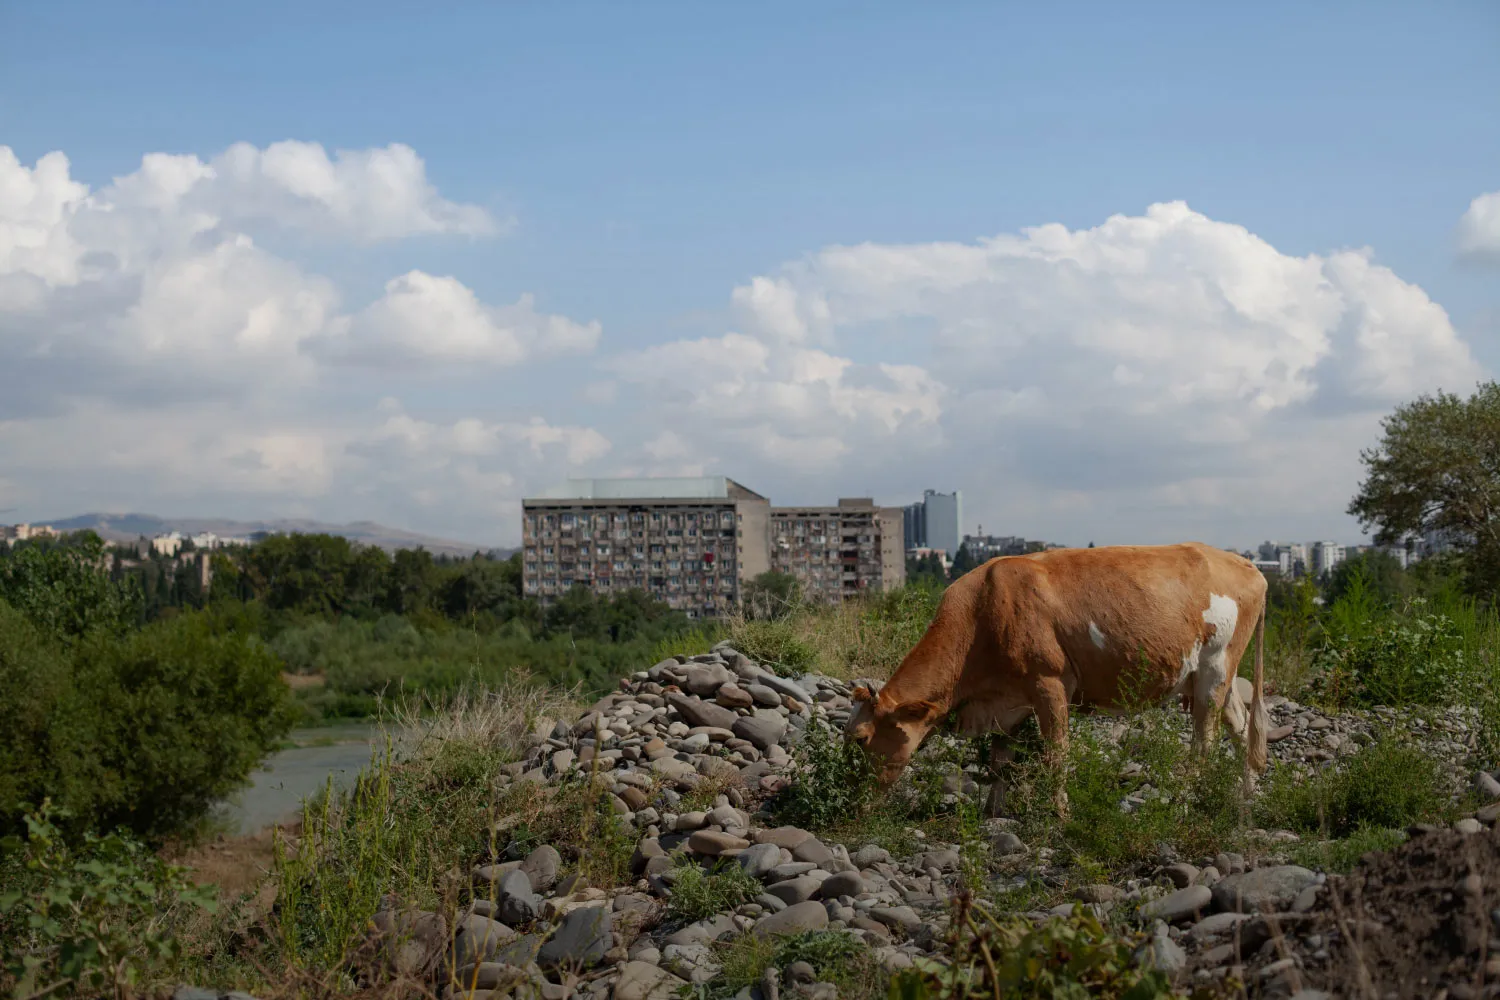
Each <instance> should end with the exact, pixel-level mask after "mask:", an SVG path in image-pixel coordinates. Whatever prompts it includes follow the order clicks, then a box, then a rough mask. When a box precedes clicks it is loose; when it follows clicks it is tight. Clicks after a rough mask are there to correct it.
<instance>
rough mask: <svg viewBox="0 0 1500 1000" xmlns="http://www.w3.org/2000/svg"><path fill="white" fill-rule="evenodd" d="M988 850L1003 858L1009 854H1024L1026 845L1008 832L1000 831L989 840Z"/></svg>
mask: <svg viewBox="0 0 1500 1000" xmlns="http://www.w3.org/2000/svg"><path fill="white" fill-rule="evenodd" d="M990 849H991V850H993V851H994V852H995V853H996V854H998V855H1000V856H1001V857H1005V856H1007V855H1011V854H1025V853H1026V844H1025V842H1024V841H1022V840H1021V838H1020V837H1017V836H1016V835H1015V834H1013V833H1011V832H1010V831H1009V830H1001V831H1000V832H999V833H997V834H995V836H994V837H992V838H990Z"/></svg>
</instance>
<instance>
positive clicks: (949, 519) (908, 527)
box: [901, 490, 964, 559]
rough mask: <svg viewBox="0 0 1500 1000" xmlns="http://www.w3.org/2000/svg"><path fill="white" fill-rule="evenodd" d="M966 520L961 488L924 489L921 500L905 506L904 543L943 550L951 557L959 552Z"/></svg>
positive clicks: (913, 547)
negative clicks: (948, 491) (950, 491)
mask: <svg viewBox="0 0 1500 1000" xmlns="http://www.w3.org/2000/svg"><path fill="white" fill-rule="evenodd" d="M963 519H964V508H963V494H962V493H960V492H959V491H958V490H954V491H953V492H952V493H939V492H937V491H936V490H923V491H922V499H921V500H919V501H917V502H916V503H914V504H909V505H907V506H906V507H905V508H903V509H902V518H901V521H902V532H903V538H904V546H905V548H908V549H923V548H933V549H942V550H943V551H944V552H946V553H948V558H950V559H951V558H953V557H954V556H956V555H958V547H959V543H960V539H959V536H960V534H961V532H962V529H963Z"/></svg>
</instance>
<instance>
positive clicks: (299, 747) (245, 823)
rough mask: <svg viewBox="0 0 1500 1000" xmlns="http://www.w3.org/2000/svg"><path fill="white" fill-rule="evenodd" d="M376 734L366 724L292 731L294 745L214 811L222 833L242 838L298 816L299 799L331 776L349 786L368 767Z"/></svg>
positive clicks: (269, 759) (269, 760)
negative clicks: (222, 829) (223, 829)
mask: <svg viewBox="0 0 1500 1000" xmlns="http://www.w3.org/2000/svg"><path fill="white" fill-rule="evenodd" d="M379 734H380V730H379V728H378V727H377V726H374V725H371V724H369V723H364V722H360V723H347V724H342V725H334V726H319V727H317V728H314V729H296V730H293V731H292V733H291V734H290V736H288V740H289V742H291V743H293V744H295V746H293V747H290V748H288V749H285V750H279V751H277V752H276V753H273V754H272V755H271V756H269V757H267V758H266V760H265V761H264V762H263V763H262V764H261V765H260V767H258V768H256V769H255V771H254V772H253V773H252V774H251V775H250V781H251V784H250V787H248V788H245V789H242V790H241V791H240V792H238V793H236V794H235V795H233V796H231V797H230V798H229V799H228V800H227V801H225V802H223V803H221V804H220V805H219V807H218V808H217V809H216V810H215V817H216V818H218V819H220V820H221V821H222V822H223V824H224V827H225V832H226V833H228V834H229V835H230V836H241V835H245V834H251V833H255V832H257V831H259V830H263V829H265V828H266V827H267V826H270V825H271V824H272V823H278V822H281V821H283V820H288V819H292V818H294V817H296V816H297V815H298V814H299V813H300V812H301V806H302V800H303V799H304V798H306V797H307V796H309V795H312V794H314V793H315V792H317V791H318V790H320V789H321V788H322V787H323V785H324V783H326V782H327V781H328V779H329V778H330V777H331V778H332V779H333V783H334V785H335V786H337V787H344V788H346V787H348V786H349V785H350V784H352V783H353V781H354V778H355V776H356V775H357V774H359V772H360V769H361V768H363V767H365V766H366V765H367V764H369V763H370V752H371V748H372V745H373V743H374V742H375V741H376V740H377V739H378V737H379Z"/></svg>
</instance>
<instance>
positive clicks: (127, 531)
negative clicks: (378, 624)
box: [36, 514, 514, 556]
mask: <svg viewBox="0 0 1500 1000" xmlns="http://www.w3.org/2000/svg"><path fill="white" fill-rule="evenodd" d="M36 523H38V524H50V525H51V526H52V527H53V528H56V529H57V530H58V531H88V530H91V531H95V532H98V534H99V537H100V538H103V539H104V540H105V541H110V542H133V541H135V540H136V539H137V538H140V537H141V536H142V535H145V536H146V537H148V538H149V537H151V536H152V535H162V534H166V533H167V532H170V531H178V532H181V533H182V534H184V535H196V534H198V533H200V532H204V531H211V532H213V533H214V534H216V535H219V536H220V537H222V538H243V537H245V536H247V535H250V534H253V533H255V532H257V531H271V532H287V533H291V532H300V533H302V534H328V535H342V536H343V537H345V538H347V539H349V540H350V541H353V542H360V543H362V544H364V545H376V546H379V547H380V548H382V549H386V550H387V551H393V550H395V549H415V548H423V549H426V550H427V551H428V552H431V553H432V554H433V555H451V556H469V555H473V554H474V553H475V552H476V551H479V552H484V551H487V550H488V547H487V546H484V545H473V544H470V543H468V542H458V541H454V540H452V539H449V538H434V537H432V536H431V535H419V534H417V533H416V532H414V531H402V530H401V529H400V528H387V527H386V526H385V525H383V524H376V523H375V522H374V521H354V522H353V523H350V524H327V523H324V522H322V521H304V520H296V519H292V518H282V519H280V520H276V521H230V520H227V519H224V518H216V517H157V516H156V515H154V514H80V515H79V516H77V517H65V518H60V519H58V520H55V521H38V522H36ZM497 551H498V552H500V553H501V554H502V555H508V554H509V553H510V552H513V551H514V550H513V549H500V550H497Z"/></svg>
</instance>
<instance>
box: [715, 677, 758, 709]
mask: <svg viewBox="0 0 1500 1000" xmlns="http://www.w3.org/2000/svg"><path fill="white" fill-rule="evenodd" d="M714 701H716V702H718V703H719V704H720V705H723V706H724V707H725V708H749V707H750V706H751V705H753V704H755V699H754V698H753V697H751V695H750V692H749V691H746V690H745V689H744V688H742V687H740V686H739V685H738V684H735V683H733V682H730V683H728V684H725V685H724V686H723V687H721V688H719V690H718V692H717V693H715V694H714Z"/></svg>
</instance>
